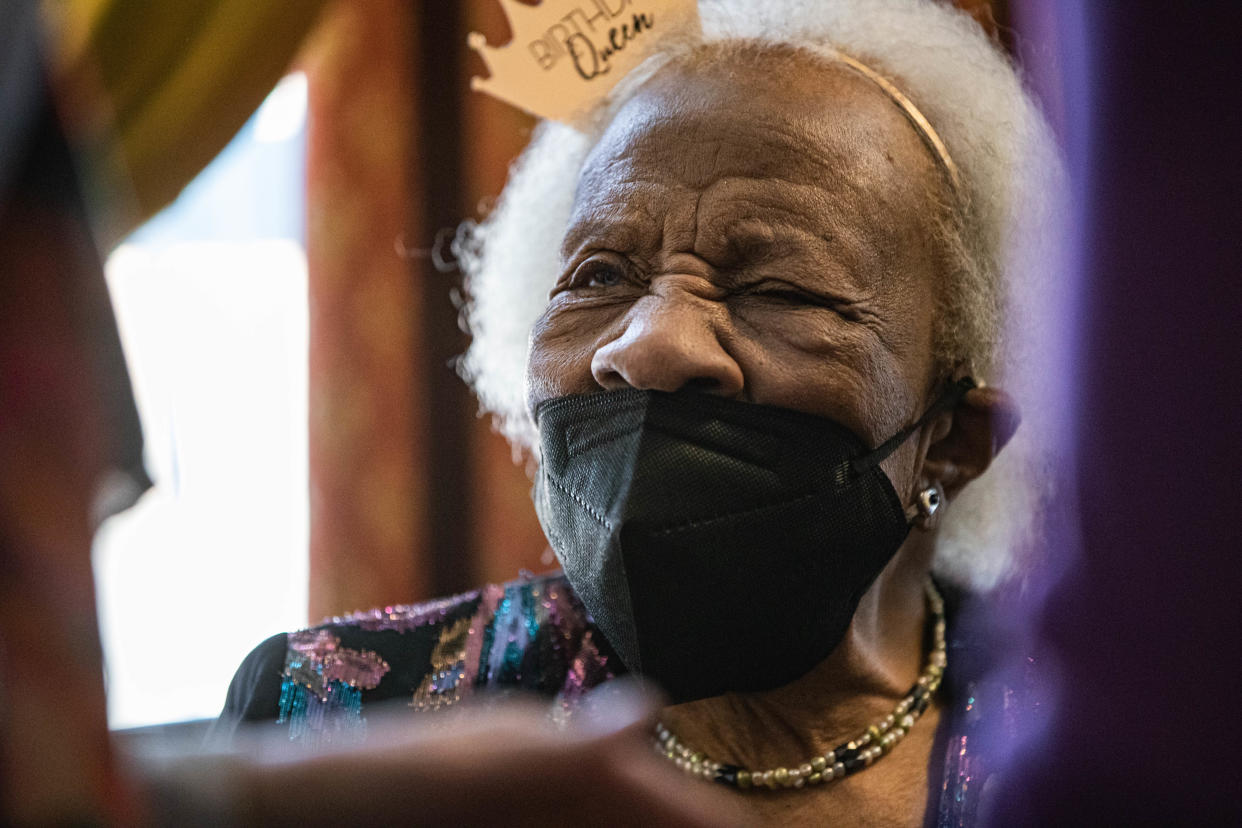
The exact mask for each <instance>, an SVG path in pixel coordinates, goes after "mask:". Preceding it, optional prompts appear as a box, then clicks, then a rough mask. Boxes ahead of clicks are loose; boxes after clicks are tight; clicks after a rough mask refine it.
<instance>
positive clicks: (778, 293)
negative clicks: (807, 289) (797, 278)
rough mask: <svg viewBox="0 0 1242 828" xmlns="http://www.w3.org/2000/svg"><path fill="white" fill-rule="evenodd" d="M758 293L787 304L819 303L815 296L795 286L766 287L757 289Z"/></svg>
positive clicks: (765, 297)
mask: <svg viewBox="0 0 1242 828" xmlns="http://www.w3.org/2000/svg"><path fill="white" fill-rule="evenodd" d="M756 293H757V294H758V295H759V296H762V297H763V298H764V299H771V300H772V301H775V302H784V303H785V304H789V305H814V304H818V303H817V302H816V301H815V299H814V297H812V296H810V295H809V294H807V293H804V292H802V291H800V290H796V289H794V288H778V287H772V288H765V289H763V290H759V291H756Z"/></svg>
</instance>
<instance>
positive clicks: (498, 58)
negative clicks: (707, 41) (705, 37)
mask: <svg viewBox="0 0 1242 828" xmlns="http://www.w3.org/2000/svg"><path fill="white" fill-rule="evenodd" d="M500 5H501V6H502V7H503V8H504V10H505V15H506V16H507V17H508V18H509V27H510V29H511V30H512V32H513V39H512V40H511V41H510V42H509V43H508V44H507V45H505V46H489V45H487V42H486V40H485V39H484V37H483V35H481V34H479V33H478V32H471V34H470V36H469V38H468V39H467V43H469V45H470V48H472V49H474V50H475V51H476V52H478V53H479V55H480V56H481V57H482V58H483V61H484V63H486V64H487V70H488V73H489V75H490V77H487V78H482V77H474V78H471V81H470V86H471V88H472V89H476V90H479V91H481V92H486V93H487V94H489V95H492V96H493V97H496V98H499V99H500V100H502V101H505V102H506V103H509V104H512V105H513V106H516V107H518V108H520V109H524V110H526V111H527V112H529V113H531V114H532V115H536V116H538V117H540V118H550V119H553V120H556V121H563V122H565V123H568V124H573V123H574V121H575V120H576V119H577V116H579V115H580V114H582V113H584V112H586V111H587V110H588V109H590V108H591V106H592V105H593V104H595V103H596V102H597V101H599V100H600V99H602V98H603V97H604V96H605V95H607V94H608V92H609V91H611V90H612V88H613V87H614V86H616V85H617V83H619V82H620V81H621V79H622V78H623V77H625V75H626V74H627V73H628V72H629V71H630V70H631V69H633V68H634V67H635V66H637V65H638V64H639V63H641V62H642V60H643V58H645V57H647V56H648V55H649V54H650V53H651V50H652V48H653V47H654V46H655V45H656V43H657V42H658V41H659V39H660V38H661V37H662V36H664V35H666V34H668V33H670V32H674V31H678V30H685V29H686V28H687V27H695V28H697V27H698V25H699V12H698V2H697V0H543V2H542V3H540V4H539V5H538V6H528V5H525V4H523V3H519V2H517V0H500Z"/></svg>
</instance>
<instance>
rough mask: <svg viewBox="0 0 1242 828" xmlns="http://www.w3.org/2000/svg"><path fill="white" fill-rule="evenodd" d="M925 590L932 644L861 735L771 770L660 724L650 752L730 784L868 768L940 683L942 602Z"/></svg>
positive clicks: (771, 783)
mask: <svg viewBox="0 0 1242 828" xmlns="http://www.w3.org/2000/svg"><path fill="white" fill-rule="evenodd" d="M925 591H926V593H927V606H928V608H929V609H930V610H931V613H932V619H931V621H932V648H931V653H930V654H929V655H928V657H927V666H925V667H924V668H923V673H922V675H920V676H919V678H918V681H916V682H915V683H914V686H913V687H911V688H910V692H908V693H907V694H906V695H905V697H904V698H903V699H902V700H901V701H900V702H898V703H897V706H896V707H894V708H893V712H892V713H889V714H888V715H887V716H885V717H884V718H883V719H882V720H880V721H879V722H877V723H875V724H873V725H871V726H870V727H869V728H867V730H866V732H864V733H863V734H862V735H861V736H858V737H856V738H854V739H851V740H850V741H848V742H844V743H842V744H840V745H838V746H837V747H836V748H835V749H834V750H830V751H828V752H827V753H826V754H823V755H822V756H816V757H815V758H813V759H811V760H810V761H808V762H804V763H802V764H801V765H799V766H798V767H795V768H792V769H791V768H784V767H781V768H772V769H771V770H764V771H756V770H750V769H748V768H743V767H741V766H740V765H731V764H726V763H724V762H717V761H716V760H714V759H711V758H709V757H707V756H705V755H704V754H703V753H702V752H700V751H696V750H694V749H693V748H691V747H690V746H688V745H685V744H683V743H682V742H681V740H679V739H678V738H677V737H676V736H674V735H673V734H672V733H670V732H669V731H668V728H666V727H665V726H664V725H663V723H657V724H656V727H655V743H654V746H655V750H656V753H659V754H661V755H663V756H665V757H666V758H668V759H669V761H671V762H672V763H673V764H675V765H676V766H677V767H678V768H680V769H681V770H683V771H685V772H686V773H688V774H690V775H691V776H697V777H699V778H701V779H707V780H710V781H713V782H719V783H721V784H722V785H728V786H730V787H733V788H739V789H743V790H745V789H748V788H770V789H772V790H776V789H778V788H803V787H807V786H810V785H821V784H824V783H826V782H832V781H835V780H838V779H844V778H845V777H847V776H851V775H853V774H855V773H857V772H858V771H860V770H862V769H863V768H867V767H870V766H871V765H872V764H873V763H874V762H875V761H876V760H877V759H879V758H880V757H881V756H884V755H885V754H887V753H888V752H889V751H891V750H892V749H893V747H894V746H895V745H896V744H897V743H898V742H900V741H901V740H902V738H903V737H904V736H905V735H906V734H907V733H909V732H910V728H911V727H913V726H914V723H915V722H916V721H918V719H919V717H920V716H922V715H923V711H924V710H926V709H927V706H928V704H930V703H931V698H932V695H933V694H934V693H935V692H936V689H937V688H938V687H940V680H941V678H942V676H943V675H944V669H945V666H946V665H947V663H948V661H947V659H946V657H945V644H944V630H945V623H944V600H943V599H942V598H941V597H940V593H939V592H938V591H937V590H936V587H935V585H934V584H933V583H932V582H931V579H928V581H927V584H926V587H925Z"/></svg>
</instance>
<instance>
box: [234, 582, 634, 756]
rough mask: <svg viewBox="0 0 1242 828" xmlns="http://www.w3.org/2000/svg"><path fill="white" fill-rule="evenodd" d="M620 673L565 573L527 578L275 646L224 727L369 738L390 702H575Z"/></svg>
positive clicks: (263, 655)
mask: <svg viewBox="0 0 1242 828" xmlns="http://www.w3.org/2000/svg"><path fill="white" fill-rule="evenodd" d="M617 672H620V667H619V663H618V661H617V660H616V659H615V657H614V656H613V655H612V653H611V651H610V650H608V649H607V645H606V644H604V643H603V640H602V637H601V636H600V635H599V633H598V632H597V631H596V630H595V628H594V626H593V625H592V624H591V621H590V619H589V617H588V616H587V613H586V611H585V609H584V608H583V606H582V603H581V601H579V600H578V597H577V596H576V595H575V594H574V593H573V590H572V589H571V588H570V587H569V584H568V583H567V582H566V581H565V579H564V576H563V575H561V574H560V573H551V574H548V575H542V576H531V575H523V576H522V577H520V578H518V579H517V580H515V581H511V582H509V583H506V584H491V585H488V586H485V587H482V588H480V589H476V590H472V591H470V592H466V593H463V594H461V595H455V596H452V597H449V598H443V599H439V600H435V601H427V602H423V603H418V604H408V605H396V606H388V607H378V608H375V609H372V610H367V611H363V612H355V613H351V614H349V615H345V616H340V617H334V618H329V619H325V621H324V622H323V623H321V624H319V625H317V626H314V627H310V628H307V629H304V630H299V631H297V632H292V633H287V634H282V635H280V636H273V637H272V638H269V639H268V640H267V641H265V642H263V644H261V645H259V647H257V648H256V649H255V650H254V651H253V652H252V653H251V654H250V656H248V657H247V659H246V660H245V661H244V662H243V663H242V666H241V668H240V669H239V670H238V671H237V675H236V676H235V677H234V680H233V686H232V687H231V688H230V691H229V697H228V702H227V703H226V706H225V710H224V712H223V714H222V715H221V721H220V724H219V725H218V726H217V731H218V732H219V733H231V732H232V731H233V730H235V729H236V727H237V726H238V725H240V724H241V723H242V722H247V721H261V720H265V719H266V720H274V721H275V722H276V723H277V724H278V725H281V726H287V727H288V728H289V736H290V738H291V739H294V740H301V741H310V742H317V741H320V740H323V739H330V740H332V741H339V740H342V739H349V738H352V737H351V734H358V733H361V729H362V725H363V722H364V721H365V719H364V715H365V709H368V708H370V707H372V706H374V705H376V704H378V703H381V702H384V701H387V700H396V699H402V700H404V702H405V704H407V705H408V706H409V707H411V708H413V709H414V711H416V712H418V713H426V712H430V711H434V710H438V709H440V708H443V707H447V706H451V705H454V704H458V703H459V702H461V701H463V700H465V699H466V698H468V697H470V696H472V695H476V694H479V693H483V692H487V693H490V694H494V693H498V692H499V693H509V692H520V691H526V692H532V693H536V694H539V695H543V696H546V697H561V698H562V699H563V700H564V701H565V702H566V703H572V702H573V701H574V700H576V696H577V695H579V694H581V693H582V692H583V691H585V690H587V689H589V688H590V687H593V686H594V685H596V684H599V683H600V682H601V681H604V680H606V679H608V678H611V677H612V676H613V675H614V674H615V673H617Z"/></svg>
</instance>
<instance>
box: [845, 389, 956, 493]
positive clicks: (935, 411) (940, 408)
mask: <svg viewBox="0 0 1242 828" xmlns="http://www.w3.org/2000/svg"><path fill="white" fill-rule="evenodd" d="M977 386H978V383H976V382H975V381H974V380H973V379H971V378H970V377H962V378H961V379H960V380H958V381H957V382H954V383H953V384H951V385H950V386H949V387H948V388H946V389H945V390H944V393H942V394H941V395H940V397H939V399H937V400H936V401H935V402H934V403H932V404H931V407H930V408H928V409H927V410H926V411H924V412H923V416H922V417H919V419H918V420H917V421H916V422H915V423H914V424H912V425H908V426H906V427H905V428H903V429H902V430H901V431H899V432H897V433H896V434H894V435H893V436H892V437H889V438H888V439H887V440H885V441H884V442H883V443H881V444H880V445H879V446H877V447H876V448H875V449H874V450H872V451H870V452H868V453H867V454H864V455H863V456H862V457H855V458H854V459H853V460H851V461H850V468H851V469H852V470H853V472H854V474H855V475H861V474H865V473H867V472H869V471H871V470H872V469H873V468H875V467H876V466H878V465H880V463H882V462H884V460H886V459H887V458H888V456H889V455H890V454H892V453H893V452H894V451H896V450H897V447H898V446H900V445H901V444H902V443H904V442H905V441H906V440H908V439H910V435H911V434H913V433H914V432H916V431H918V430H919V429H920V428H922V427H923V426H925V425H927V423H928V421H929V420H931V419H932V418H933V417H936V416H938V415H940V414H942V413H943V412H945V411H949V410H951V409H954V408H957V405H958V403H960V402H961V401H962V397H964V396H966V392H967V391H969V390H970V389H972V388H975V387H977Z"/></svg>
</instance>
